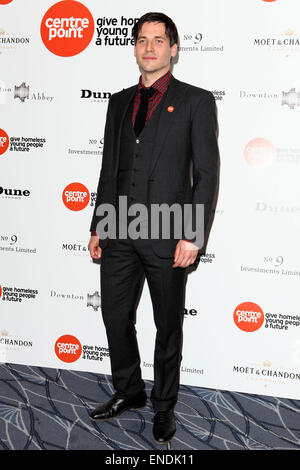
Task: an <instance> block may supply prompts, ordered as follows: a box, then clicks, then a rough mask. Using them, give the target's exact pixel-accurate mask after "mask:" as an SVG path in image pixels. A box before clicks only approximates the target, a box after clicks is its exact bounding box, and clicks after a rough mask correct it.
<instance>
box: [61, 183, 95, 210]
mask: <svg viewBox="0 0 300 470" xmlns="http://www.w3.org/2000/svg"><path fill="white" fill-rule="evenodd" d="M62 200H63V203H64V205H65V206H66V207H67V208H68V209H70V210H71V211H81V210H82V209H84V208H85V207H86V206H87V205H88V203H89V200H90V193H89V190H88V189H87V188H86V187H85V186H84V185H83V184H81V183H70V184H68V186H66V187H65V189H64V190H63V194H62Z"/></svg>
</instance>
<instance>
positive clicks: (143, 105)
mask: <svg viewBox="0 0 300 470" xmlns="http://www.w3.org/2000/svg"><path fill="white" fill-rule="evenodd" d="M140 92H141V101H140V106H139V109H138V112H137V114H136V117H135V121H134V132H135V135H136V136H138V135H139V134H140V133H141V132H142V130H143V129H144V127H145V122H146V117H147V111H148V104H149V99H150V98H151V96H153V95H154V93H155V92H156V90H155V88H152V87H150V88H147V89H144V88H141V90H140Z"/></svg>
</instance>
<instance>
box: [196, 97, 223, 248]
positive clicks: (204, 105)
mask: <svg viewBox="0 0 300 470" xmlns="http://www.w3.org/2000/svg"><path fill="white" fill-rule="evenodd" d="M191 145H192V161H193V198H192V220H193V225H194V220H195V219H194V217H195V214H196V205H197V204H203V205H204V220H203V224H204V226H203V224H202V226H203V233H204V239H205V238H206V236H207V229H208V226H209V222H210V219H211V216H212V212H213V209H214V207H213V204H214V201H215V196H216V192H217V186H218V175H219V148H218V123H217V109H216V103H215V98H214V96H213V94H212V93H210V92H206V93H204V94H203V95H202V96H201V97H200V100H199V101H198V104H197V105H196V107H195V108H194V110H193V111H192V116H191ZM194 227H195V226H194ZM195 228H196V227H195ZM191 241H195V237H194V239H193V240H191ZM200 248H202V247H200Z"/></svg>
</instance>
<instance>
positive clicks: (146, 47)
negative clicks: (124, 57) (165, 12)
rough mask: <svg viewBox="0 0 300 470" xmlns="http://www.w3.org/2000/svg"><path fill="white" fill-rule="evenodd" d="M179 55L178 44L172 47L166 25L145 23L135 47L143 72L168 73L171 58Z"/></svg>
mask: <svg viewBox="0 0 300 470" xmlns="http://www.w3.org/2000/svg"><path fill="white" fill-rule="evenodd" d="M176 54H177V44H174V45H173V46H172V47H170V40H169V38H168V36H166V28H165V25H164V23H158V22H151V23H144V24H143V26H142V28H141V30H140V32H139V34H138V38H137V42H136V45H135V46H134V55H135V57H136V61H137V63H138V65H139V67H140V70H141V72H143V71H144V72H147V73H156V72H160V71H161V72H162V73H163V72H165V73H166V72H167V71H168V69H169V67H170V59H171V57H175V56H176Z"/></svg>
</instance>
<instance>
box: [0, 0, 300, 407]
mask: <svg viewBox="0 0 300 470" xmlns="http://www.w3.org/2000/svg"><path fill="white" fill-rule="evenodd" d="M3 3H5V4H3ZM61 3H62V4H63V5H60V4H61ZM76 3H78V2H73V1H71V0H65V1H64V2H58V3H56V2H54V1H52V0H40V1H38V2H37V1H34V0H11V1H8V0H0V129H1V130H0V175H1V177H0V204H1V222H0V223H1V229H0V286H1V288H0V361H1V362H11V363H20V364H29V365H38V366H44V367H54V368H70V369H73V370H86V371H91V372H98V373H108V374H109V373H110V363H109V351H108V349H107V341H106V335H105V330H104V326H103V323H102V319H101V295H100V294H101V293H100V287H99V281H100V279H99V275H100V272H99V265H98V264H96V263H93V262H92V261H91V259H90V257H89V254H88V251H87V244H88V240H89V225H90V220H91V216H92V212H93V205H94V201H95V192H96V189H97V183H98V177H99V171H100V166H101V156H102V147H103V131H104V123H105V115H106V109H107V103H108V97H109V96H110V94H111V93H113V92H116V91H119V90H120V89H122V88H126V87H127V86H131V85H133V84H135V83H137V81H138V77H139V72H138V69H137V66H136V63H135V59H134V56H133V47H132V44H131V42H130V40H129V38H130V34H131V27H132V23H133V21H134V18H138V17H139V16H141V15H142V14H144V13H145V12H146V11H148V10H149V3H147V2H144V1H137V0H136V1H130V2H128V3H125V2H123V1H120V0H114V1H112V2H100V1H98V0H83V1H82V4H83V5H81V6H80V5H79V9H78V8H77V7H78V5H76ZM162 5H163V12H164V13H166V14H167V15H169V16H171V18H172V19H173V20H174V21H175V23H176V24H177V27H178V30H179V34H180V40H181V41H180V52H179V58H178V63H177V64H175V66H174V70H173V74H174V76H175V77H176V78H178V79H180V80H182V81H186V82H189V83H192V84H194V85H196V86H200V87H202V88H206V89H208V90H210V91H212V92H213V93H214V95H215V97H216V100H217V105H218V113H219V127H220V136H219V146H220V154H221V176H220V192H219V199H218V206H217V210H216V216H215V221H214V225H213V228H212V231H211V236H210V240H209V244H208V250H207V255H206V256H205V257H204V258H202V261H201V263H200V264H199V267H198V269H197V271H195V272H193V273H192V274H191V275H189V280H188V286H187V293H186V306H185V307H186V310H185V320H184V347H183V360H182V368H181V383H183V384H191V385H196V386H203V387H212V388H220V389H226V390H236V391H241V392H250V393H258V394H266V395H275V396H282V397H288V398H296V399H299V398H300V388H299V381H300V367H299V366H300V336H299V332H300V305H299V279H300V253H299V248H298V245H299V225H300V224H299V219H300V200H299V193H300V189H299V166H300V138H299V117H300V114H299V104H300V75H299V58H300V53H299V51H300V29H299V15H300V3H299V0H274V1H264V0H243V1H241V0H227V1H224V0H200V1H199V0H197V1H196V0H191V1H189V2H185V3H182V2H177V3H176V2H174V1H171V0H165V1H164V2H163V4H162V2H158V1H156V0H153V1H152V3H151V9H152V11H161V8H162ZM51 7H52V8H51ZM50 8H51V10H50V11H49V12H48V10H49V9H50ZM47 12H48V13H47ZM44 15H45V16H44ZM70 17H72V18H73V20H71V22H69V25H68V24H67V22H66V21H65V23H64V22H62V21H61V19H62V18H70ZM49 18H50V20H49ZM51 18H52V19H51ZM74 18H75V19H76V18H80V20H77V23H76V20H74ZM72 21H73V22H72ZM68 26H70V28H69V27H68ZM103 28H121V29H119V30H113V29H109V30H107V31H106V30H105V29H103ZM49 35H50V37H51V35H52V37H51V39H49ZM54 35H56V36H57V37H56V38H55V37H54ZM68 35H70V36H71V37H70V38H67V37H66V36H68ZM75 35H77V38H74V36H75ZM80 36H82V37H80ZM126 42H127V43H128V44H127V45H126V44H124V45H123V43H126ZM81 49H83V50H81ZM69 185H71V186H70V188H67V186H69ZM68 190H75V191H77V190H81V191H83V193H84V194H83V201H82V204H81V203H73V204H70V203H68V202H66V191H68ZM137 329H138V338H139V344H140V352H141V357H142V368H143V376H144V378H146V379H152V377H153V375H152V374H153V345H154V336H155V327H154V322H153V318H152V307H151V302H150V296H149V292H148V287H147V284H146V283H145V287H144V292H143V295H142V298H141V302H140V305H139V308H138V317H137Z"/></svg>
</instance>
